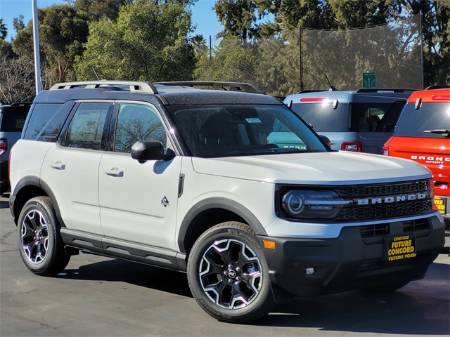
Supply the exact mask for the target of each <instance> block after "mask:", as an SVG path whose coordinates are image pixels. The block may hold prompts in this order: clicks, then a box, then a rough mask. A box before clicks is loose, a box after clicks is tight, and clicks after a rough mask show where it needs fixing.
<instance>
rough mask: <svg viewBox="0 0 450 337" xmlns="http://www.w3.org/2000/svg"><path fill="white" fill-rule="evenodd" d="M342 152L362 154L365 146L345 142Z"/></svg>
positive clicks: (358, 143) (342, 145) (359, 143)
mask: <svg viewBox="0 0 450 337" xmlns="http://www.w3.org/2000/svg"><path fill="white" fill-rule="evenodd" d="M341 150H342V151H351V152H362V150H363V145H362V143H361V142H357V141H356V142H343V143H342V144H341Z"/></svg>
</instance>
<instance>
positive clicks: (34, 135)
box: [23, 104, 69, 142]
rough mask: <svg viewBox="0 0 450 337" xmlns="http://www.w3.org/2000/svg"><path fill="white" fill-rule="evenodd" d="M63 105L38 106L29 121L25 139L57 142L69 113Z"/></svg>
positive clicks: (67, 108)
mask: <svg viewBox="0 0 450 337" xmlns="http://www.w3.org/2000/svg"><path fill="white" fill-rule="evenodd" d="M68 110H69V107H67V105H66V106H65V105H63V104H36V105H35V106H34V109H33V111H32V112H31V116H30V118H29V120H28V123H27V126H26V129H25V133H24V136H23V138H25V139H31V140H40V141H48V142H56V139H57V138H58V135H59V133H60V131H61V128H62V126H63V124H64V122H65V120H66V118H67V114H68V113H69V111H68Z"/></svg>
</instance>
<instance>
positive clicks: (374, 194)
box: [10, 81, 444, 322]
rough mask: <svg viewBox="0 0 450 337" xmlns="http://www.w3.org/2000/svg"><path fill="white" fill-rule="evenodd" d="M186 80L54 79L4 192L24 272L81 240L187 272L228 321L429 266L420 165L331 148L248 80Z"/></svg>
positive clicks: (436, 241) (436, 237) (437, 240)
mask: <svg viewBox="0 0 450 337" xmlns="http://www.w3.org/2000/svg"><path fill="white" fill-rule="evenodd" d="M194 84H195V83H192V82H187V83H186V82H175V83H159V84H158V83H155V84H148V83H144V82H106V81H98V82H74V83H62V84H57V85H55V86H53V87H52V88H51V89H50V90H47V91H43V92H41V93H40V94H39V95H38V96H37V97H36V98H35V100H34V103H33V106H32V108H31V112H30V113H29V116H28V118H27V121H26V125H25V128H24V131H23V135H22V136H23V137H22V139H21V140H20V141H18V142H17V143H16V145H15V146H14V148H13V149H12V154H11V183H12V190H13V192H12V194H11V197H10V208H11V212H12V215H13V217H14V219H15V222H16V224H17V226H18V245H19V251H20V254H21V257H22V259H23V262H24V263H25V265H26V266H27V267H28V268H29V269H30V270H31V271H32V272H34V273H36V274H39V275H52V274H55V273H58V272H60V271H61V270H63V269H64V268H65V266H66V265H67V263H68V261H69V258H70V256H71V255H73V254H76V253H78V252H79V251H80V250H81V251H86V252H93V253H96V254H100V255H105V256H111V257H119V258H124V259H127V260H132V261H137V262H141V263H146V264H149V265H156V266H160V267H164V268H170V269H173V270H178V271H184V272H187V277H188V282H189V286H190V289H191V291H192V295H193V296H194V297H195V299H196V300H197V302H198V303H199V305H200V306H201V307H202V308H203V309H204V310H205V311H206V312H208V313H209V314H210V315H212V316H213V317H216V318H218V319H220V320H223V321H229V322H249V321H253V320H256V319H258V318H260V317H262V316H263V315H265V314H266V313H268V312H269V311H270V308H271V305H272V303H273V302H274V301H275V302H276V301H282V300H284V299H286V298H293V297H304V296H313V295H317V294H321V293H325V292H333V291H340V290H344V289H355V288H357V289H364V290H366V291H392V290H395V289H398V288H400V287H402V286H404V285H405V284H407V283H408V282H409V281H411V280H415V279H419V278H422V277H423V276H424V274H425V272H426V270H427V268H428V266H429V265H430V264H431V263H432V261H433V260H434V259H435V257H436V256H437V254H438V250H439V249H440V248H441V246H442V245H443V243H444V225H443V221H442V217H441V215H440V214H439V213H438V212H437V211H435V210H434V209H433V208H432V188H431V185H430V183H431V180H430V178H431V176H430V173H429V171H428V170H427V169H426V168H424V167H423V166H421V165H418V164H416V163H414V162H412V161H408V160H404V159H398V158H388V157H385V156H377V155H370V154H360V153H352V152H332V151H330V150H329V149H328V148H327V147H326V146H325V145H324V144H323V143H322V142H321V140H320V138H319V137H318V136H317V134H316V133H315V132H314V131H313V130H312V129H311V128H310V127H309V126H308V125H307V124H306V123H304V122H303V121H302V120H301V119H300V118H299V117H298V116H297V115H296V114H295V113H294V112H292V111H291V110H290V109H289V108H288V107H286V106H285V105H284V104H282V103H281V102H280V101H279V100H277V99H276V98H274V97H271V96H268V95H264V94H258V93H257V90H254V88H253V87H252V86H251V85H247V84H240V83H211V85H213V86H214V85H216V86H219V87H220V88H223V89H227V90H204V89H199V88H196V87H192V86H193V85H194ZM204 84H205V83H202V85H204Z"/></svg>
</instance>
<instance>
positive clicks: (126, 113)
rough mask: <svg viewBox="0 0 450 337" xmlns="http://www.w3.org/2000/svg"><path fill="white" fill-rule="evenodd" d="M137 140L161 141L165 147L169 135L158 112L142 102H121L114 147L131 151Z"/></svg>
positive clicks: (116, 149)
mask: <svg viewBox="0 0 450 337" xmlns="http://www.w3.org/2000/svg"><path fill="white" fill-rule="evenodd" d="M137 141H142V142H145V141H159V142H161V143H162V144H163V145H164V147H165V146H166V143H167V135H166V131H165V129H164V125H163V124H162V122H161V120H160V119H159V116H158V114H157V112H156V111H155V110H154V109H152V108H151V107H150V106H147V105H142V104H132V103H130V104H121V105H120V108H119V117H118V119H117V128H116V137H115V142H114V149H115V151H117V152H130V150H131V146H132V145H133V144H134V143H136V142H137Z"/></svg>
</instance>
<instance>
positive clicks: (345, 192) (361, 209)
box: [336, 180, 432, 221]
mask: <svg viewBox="0 0 450 337" xmlns="http://www.w3.org/2000/svg"><path fill="white" fill-rule="evenodd" d="M336 192H337V193H338V194H339V195H340V196H341V197H343V198H344V199H346V200H348V199H353V200H355V199H358V198H374V197H383V196H394V197H395V196H400V195H406V194H411V193H421V192H428V193H429V192H430V186H429V183H428V180H419V181H412V182H401V183H392V184H376V185H356V186H348V187H339V188H337V189H336ZM431 210H432V200H431V195H430V194H428V196H427V197H426V198H424V199H420V200H409V201H395V202H390V203H385V202H383V203H377V204H370V205H358V204H355V203H353V204H350V205H347V206H345V207H343V208H342V209H341V210H340V211H339V213H338V215H337V217H336V219H337V220H344V221H352V220H372V219H386V218H395V217H401V216H408V215H418V214H423V213H426V212H430V211H431Z"/></svg>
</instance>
